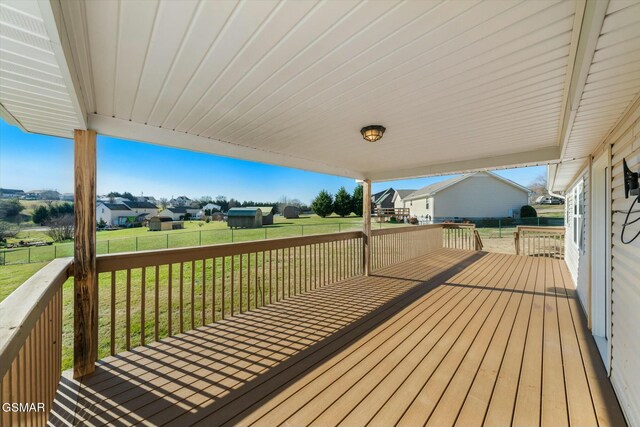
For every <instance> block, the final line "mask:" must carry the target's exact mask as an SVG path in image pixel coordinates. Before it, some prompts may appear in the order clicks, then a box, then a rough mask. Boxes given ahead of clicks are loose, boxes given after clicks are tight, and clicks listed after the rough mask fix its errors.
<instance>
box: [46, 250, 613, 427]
mask: <svg viewBox="0 0 640 427" xmlns="http://www.w3.org/2000/svg"><path fill="white" fill-rule="evenodd" d="M596 421H597V424H598V425H600V426H607V425H612V426H613V425H622V424H623V423H624V419H623V417H622V414H621V411H620V408H619V405H618V403H617V401H616V398H615V395H614V394H613V390H612V387H611V384H610V383H609V382H608V379H607V375H606V372H605V370H604V367H603V365H602V362H601V361H600V359H599V358H598V353H597V349H596V348H595V343H594V342H593V340H592V338H591V336H590V335H589V331H588V329H587V328H586V321H585V319H584V315H583V313H582V311H581V308H580V305H579V303H578V302H577V299H576V296H575V290H574V289H572V283H571V279H570V276H569V274H568V271H567V269H566V266H565V265H564V263H563V262H562V261H558V260H552V259H547V258H534V257H524V256H513V255H504V254H494V253H486V252H473V251H464V250H454V249H442V250H438V251H435V252H433V253H430V254H428V255H426V256H422V257H419V258H416V259H413V260H410V261H405V262H402V263H398V264H394V265H392V266H389V267H386V268H383V269H380V270H378V271H375V272H374V274H373V275H372V276H370V277H362V276H360V277H355V278H352V279H348V280H344V281H342V282H338V283H334V284H331V285H328V286H325V287H321V288H318V289H314V290H311V291H309V292H307V293H304V294H299V295H297V296H294V297H291V298H289V299H286V300H284V301H281V302H279V303H276V304H272V305H269V306H266V307H263V308H260V309H258V310H255V311H252V312H246V313H243V314H240V315H236V316H234V317H230V318H227V319H225V320H222V321H219V322H216V323H214V324H211V325H207V326H204V327H201V328H198V329H196V330H193V331H189V332H186V333H184V334H180V335H177V336H175V337H172V338H168V339H165V340H162V341H161V342H157V343H151V344H149V345H147V346H144V347H138V348H134V349H131V350H130V351H128V352H125V353H121V354H118V355H116V356H112V357H108V358H105V359H103V360H101V361H100V362H99V363H98V366H97V370H96V372H95V373H94V374H93V375H91V376H90V377H87V378H84V379H83V380H82V381H80V382H77V381H73V380H69V379H68V378H66V379H65V380H64V381H63V382H61V387H60V390H59V395H58V398H57V400H56V407H54V413H53V414H52V418H51V423H52V424H54V425H64V424H67V425H68V424H70V423H75V424H78V425H95V426H97V425H123V426H124V425H134V424H138V425H154V426H155V425H176V426H180V427H184V426H189V425H206V426H210V425H225V424H227V425H264V426H275V425H281V424H283V425H319V426H327V425H344V426H360V425H362V426H364V425H373V426H376V425H395V424H398V425H438V426H442V425H468V426H471V425H475V426H480V425H509V424H514V425H540V424H545V425H561V424H562V425H564V424H567V425H592V424H595V423H596Z"/></svg>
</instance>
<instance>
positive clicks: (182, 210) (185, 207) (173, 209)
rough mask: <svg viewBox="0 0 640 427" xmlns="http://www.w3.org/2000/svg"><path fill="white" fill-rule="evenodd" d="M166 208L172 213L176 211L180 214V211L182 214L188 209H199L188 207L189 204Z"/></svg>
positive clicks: (188, 210)
mask: <svg viewBox="0 0 640 427" xmlns="http://www.w3.org/2000/svg"><path fill="white" fill-rule="evenodd" d="M167 210H168V211H169V212H173V213H177V214H180V213H182V214H183V213H188V212H190V211H197V210H199V209H197V208H190V207H189V206H174V207H170V208H167Z"/></svg>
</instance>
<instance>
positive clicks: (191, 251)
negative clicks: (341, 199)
mask: <svg viewBox="0 0 640 427" xmlns="http://www.w3.org/2000/svg"><path fill="white" fill-rule="evenodd" d="M359 238H362V231H345V232H341V233H331V234H316V235H312V236H303V237H284V238H280V239H268V240H254V241H250V242H239V243H221V244H216V245H208V246H193V247H188V248H178V249H159V250H150V251H139V252H122V253H117V254H109V255H98V257H97V268H98V272H99V273H104V272H108V271H117V270H123V269H127V268H142V267H151V266H156V265H163V264H167V263H169V262H171V263H179V262H186V261H191V260H194V259H198V260H201V259H203V258H215V257H222V256H232V255H240V254H246V253H249V252H263V251H269V250H278V249H285V248H290V247H299V246H306V245H312V244H318V243H328V242H334V241H341V240H349V239H359Z"/></svg>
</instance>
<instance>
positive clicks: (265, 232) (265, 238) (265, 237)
mask: <svg viewBox="0 0 640 427" xmlns="http://www.w3.org/2000/svg"><path fill="white" fill-rule="evenodd" d="M264 240H267V229H266V228H265V229H264Z"/></svg>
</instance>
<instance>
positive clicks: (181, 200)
mask: <svg viewBox="0 0 640 427" xmlns="http://www.w3.org/2000/svg"><path fill="white" fill-rule="evenodd" d="M169 206H170V207H182V206H186V207H189V208H199V207H200V203H199V202H198V201H197V200H191V199H190V198H188V197H187V196H178V197H175V198H172V199H171V200H169ZM198 210H199V209H198Z"/></svg>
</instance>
